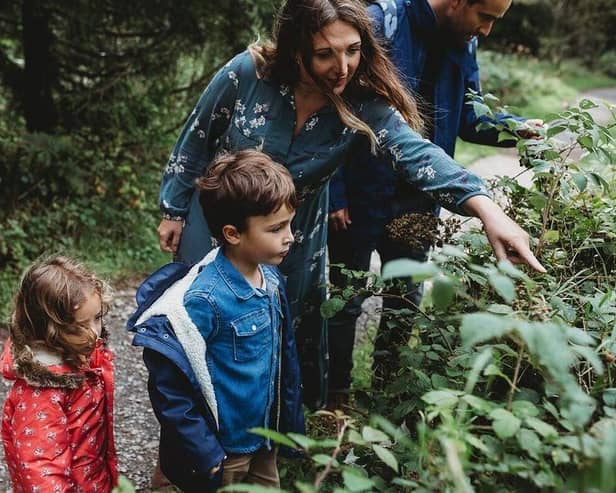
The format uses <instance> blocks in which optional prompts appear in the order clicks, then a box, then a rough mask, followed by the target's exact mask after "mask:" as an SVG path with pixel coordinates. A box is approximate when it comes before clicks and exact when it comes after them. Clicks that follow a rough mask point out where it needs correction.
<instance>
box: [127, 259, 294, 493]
mask: <svg viewBox="0 0 616 493" xmlns="http://www.w3.org/2000/svg"><path fill="white" fill-rule="evenodd" d="M217 258H218V250H213V251H212V252H210V253H209V254H208V255H207V256H206V257H204V258H203V259H202V260H201V261H200V262H198V263H197V264H195V265H194V266H188V265H186V264H181V263H177V262H176V263H172V264H167V265H165V266H163V267H161V268H160V269H159V270H158V271H156V272H154V273H153V274H152V275H150V276H149V277H148V278H147V279H146V280H145V281H144V282H143V283H142V284H141V286H140V287H139V289H138V290H137V296H136V301H137V310H136V311H135V313H134V314H133V315H132V316H131V317H130V319H129V320H128V321H127V324H126V325H127V328H128V330H129V331H131V332H133V333H134V334H135V336H134V338H133V345H135V346H140V347H142V348H143V359H144V362H145V364H146V366H147V368H148V371H149V379H148V392H149V394H150V400H151V402H152V407H153V409H154V412H155V414H156V417H157V419H158V421H159V423H160V430H161V431H160V432H161V437H160V464H161V468H162V470H163V472H164V473H165V475H166V476H167V477H168V478H169V479H170V480H171V481H172V482H173V484H175V485H176V486H178V487H180V488H181V490H182V491H185V492H187V493H193V492H194V493H197V492H198V493H209V492H211V493H213V492H215V491H216V489H217V488H218V487H219V486H220V479H221V474H222V471H219V472H218V473H217V474H216V475H215V476H211V475H210V473H209V471H210V470H211V469H212V468H213V467H214V466H215V465H217V464H220V463H221V461H222V460H223V458H224V456H225V454H226V453H227V452H228V451H229V450H227V449H226V448H224V447H223V445H222V441H221V440H222V439H221V435H220V432H221V426H222V422H221V419H222V420H224V419H226V418H224V417H223V416H222V415H223V414H225V411H227V410H226V409H225V408H224V407H223V406H221V404H220V401H219V400H217V394H216V389H215V388H214V386H213V385H212V378H211V377H212V375H213V373H212V372H211V370H210V368H211V367H210V366H209V365H208V364H206V349H209V347H208V346H206V343H205V341H204V339H203V337H202V336H201V334H200V333H199V332H198V330H197V328H196V327H195V325H194V323H193V322H192V320H191V319H190V317H189V315H188V313H187V311H186V307H185V305H184V297H185V294H186V293H187V292H188V291H189V290H190V288H191V287H192V285H193V283H194V282H195V280H196V279H197V278H199V277H200V278H201V280H203V277H204V276H205V275H206V274H205V269H206V266H207V265H208V264H210V265H213V264H211V263H212V262H215V261H216V260H217ZM223 259H224V257H223ZM223 259H219V260H220V261H221V262H222V260H223ZM224 260H225V261H226V259H224ZM231 267H232V266H231ZM265 272H266V277H267V279H268V280H269V279H272V275H273V276H274V277H275V279H276V282H275V283H271V285H272V286H273V285H274V284H278V285H279V288H278V293H279V295H280V302H281V308H282V314H283V316H282V317H281V323H282V329H281V339H279V340H280V344H281V348H280V353H279V354H280V373H279V384H280V386H279V388H277V389H276V391H277V392H276V398H277V399H279V401H280V408H279V409H278V405H276V408H277V409H276V410H277V411H278V410H279V413H274V416H276V415H277V414H278V415H279V417H280V421H279V423H270V425H271V428H274V429H277V430H278V431H280V432H282V433H287V432H294V433H304V432H305V430H304V416H303V412H302V404H301V403H302V398H301V385H300V371H299V363H298V359H297V350H296V346H295V334H294V329H293V327H292V326H291V324H290V323H289V320H290V314H289V303H288V300H287V298H286V294H285V288H284V279H283V278H282V276H281V274H280V273H279V272H278V270H277V269H275V268H273V267H272V268H270V267H268V268H266V269H265ZM210 273H213V274H214V276H216V278H217V279H218V280H219V281H220V282H222V283H224V284H225V285H227V284H226V283H227V281H231V279H230V278H229V276H227V281H223V280H222V276H220V274H219V271H218V269H217V268H216V267H214V269H213V270H211V271H210ZM236 288H237V286H236ZM251 289H252V288H251ZM244 293H245V294H249V293H248V290H246V291H245V292H244ZM238 294H240V295H241V294H242V293H241V292H240V293H238ZM246 300H252V301H254V297H253V296H249V297H248V298H246ZM239 303H240V304H241V301H240V302H239ZM238 316H239V315H238ZM255 325H256V324H255ZM250 330H251V332H252V324H250ZM259 390H260V391H262V390H263V389H259ZM262 393H263V392H262ZM264 395H265V394H264ZM254 396H255V394H254V393H253V394H247V395H245V398H246V400H249V399H253V398H254ZM242 404H243V402H242ZM268 417H269V416H268ZM245 418H246V419H247V420H248V419H250V416H249V415H248V414H246V415H245ZM259 425H262V423H260V424H259ZM276 425H278V426H276ZM242 426H243V427H244V429H245V428H247V427H249V426H252V423H249V422H248V421H245V422H244V423H243V424H242ZM257 438H258V437H257ZM260 443H266V442H265V440H264V439H261V442H260ZM281 452H282V453H284V454H285V455H289V454H291V455H292V454H293V452H292V451H290V450H289V449H286V448H285V447H282V448H281Z"/></svg>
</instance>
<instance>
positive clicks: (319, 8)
mask: <svg viewBox="0 0 616 493" xmlns="http://www.w3.org/2000/svg"><path fill="white" fill-rule="evenodd" d="M337 20H339V21H342V22H346V23H347V24H350V25H351V26H353V27H354V28H355V29H357V31H358V32H359V35H360V38H361V60H360V63H359V66H358V68H357V71H356V72H355V75H354V77H353V79H351V80H350V81H349V83H348V85H347V87H346V89H345V91H344V93H343V94H342V96H338V95H336V94H334V93H333V92H332V91H331V90H330V89H329V87H328V86H327V85H326V84H325V82H323V81H321V80H319V78H318V77H316V76H315V75H314V73H313V71H312V57H313V37H314V35H315V34H317V33H318V32H319V31H321V29H323V28H324V27H325V26H327V25H328V24H330V23H332V22H334V21H337ZM249 49H250V52H251V53H252V55H253V57H254V58H255V60H256V64H257V70H258V72H259V75H260V76H262V77H266V78H271V79H273V80H275V81H276V82H278V83H280V84H286V85H289V86H290V87H294V86H295V85H296V84H297V83H298V82H299V80H300V71H299V66H298V64H297V56H298V54H299V56H301V59H302V62H303V65H304V67H305V68H306V70H307V71H308V73H309V74H310V75H311V77H312V78H313V80H314V81H315V82H316V83H317V84H318V85H319V87H321V89H322V90H323V91H324V93H325V94H326V95H327V96H328V97H329V99H330V100H331V101H332V103H333V104H334V105H335V107H336V110H337V112H338V115H339V117H340V119H341V120H342V122H343V123H344V124H345V125H346V126H348V127H350V128H354V129H356V130H358V131H359V132H361V133H363V134H365V135H366V136H367V137H368V138H369V139H370V143H371V147H372V149H373V152H374V150H375V149H376V145H377V138H376V136H375V134H374V132H373V131H372V130H371V129H370V127H369V126H368V125H367V124H366V123H365V122H363V121H362V120H361V119H359V118H358V117H357V116H356V115H355V114H354V113H353V111H352V110H351V109H350V107H349V104H348V102H349V99H355V98H365V97H367V96H373V95H378V96H381V97H383V98H384V99H385V100H386V101H387V102H388V103H389V104H390V105H392V106H393V107H395V108H397V109H398V111H400V113H401V114H402V116H403V118H404V119H405V120H406V121H407V122H408V123H409V125H410V126H411V128H413V129H414V130H416V131H418V132H420V131H421V130H422V127H423V121H422V119H421V117H420V115H419V111H418V109H417V104H416V102H415V100H414V99H413V97H412V95H411V94H410V93H409V92H408V91H407V90H406V89H405V87H404V85H403V84H402V82H401V81H400V77H399V75H398V72H397V71H396V69H395V67H394V65H393V64H392V63H391V62H390V61H389V59H388V58H387V55H386V53H385V50H384V48H383V47H382V46H381V45H380V44H379V42H378V41H377V40H376V38H375V36H374V34H373V33H372V30H371V25H370V19H369V17H368V14H367V12H366V9H365V7H364V5H363V3H362V2H361V1H360V0H287V1H286V2H284V4H283V5H282V7H281V8H280V11H279V12H278V16H277V18H276V23H275V26H274V32H273V40H272V42H271V43H266V44H256V43H255V44H252V45H251V46H250V47H249Z"/></svg>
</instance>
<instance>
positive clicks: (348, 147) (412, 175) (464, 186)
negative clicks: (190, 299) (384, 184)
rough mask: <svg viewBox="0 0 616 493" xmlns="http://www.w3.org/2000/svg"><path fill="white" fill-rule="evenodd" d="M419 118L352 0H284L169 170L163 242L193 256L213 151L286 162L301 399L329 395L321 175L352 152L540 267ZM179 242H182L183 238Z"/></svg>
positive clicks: (204, 99)
mask: <svg viewBox="0 0 616 493" xmlns="http://www.w3.org/2000/svg"><path fill="white" fill-rule="evenodd" d="M419 128H420V119H419V116H418V114H417V110H416V106H415V104H414V101H413V100H412V98H411V97H410V96H409V95H408V94H407V93H406V92H405V90H404V89H403V86H402V84H401V83H400V82H399V80H398V78H397V76H396V75H395V71H394V69H393V68H392V66H391V64H390V62H389V61H388V60H387V58H386V55H385V52H384V51H383V49H382V48H381V47H380V46H379V45H378V43H377V42H376V41H375V38H374V36H373V35H372V33H371V31H370V22H369V19H368V17H367V15H366V12H365V9H364V7H363V5H362V4H361V2H360V1H359V0H289V1H288V2H286V3H285V4H284V5H283V7H282V9H281V11H280V13H279V16H278V22H277V24H276V29H275V32H274V41H273V43H271V44H266V45H252V46H251V47H249V49H248V50H247V51H246V52H244V53H241V54H239V55H237V56H236V57H235V58H233V59H232V60H231V61H230V62H229V63H227V64H226V65H225V66H224V67H223V68H222V69H220V71H219V72H218V73H217V74H216V75H215V76H214V78H213V79H212V81H211V82H210V84H209V85H208V87H207V88H206V89H205V91H204V92H203V94H202V95H201V97H200V99H199V101H198V103H197V106H196V107H195V109H194V110H193V112H192V113H191V114H190V116H189V118H188V121H187V122H186V124H185V126H184V129H183V130H182V133H181V134H180V137H179V139H178V141H177V143H176V145H175V147H174V149H173V151H172V153H171V156H170V159H169V163H168V165H167V167H166V169H165V171H164V174H163V178H162V184H161V190H160V206H161V209H162V211H163V213H164V219H163V220H162V222H161V224H160V226H159V236H160V244H161V248H162V249H163V250H165V251H169V252H174V253H176V254H177V258H178V259H179V260H181V261H185V262H195V261H197V260H199V259H201V258H202V257H203V255H205V254H206V253H207V252H208V251H209V250H210V249H211V248H212V246H213V245H212V241H211V239H210V235H209V231H208V229H207V225H206V223H205V221H204V219H203V216H202V213H201V211H200V207H199V206H198V197H197V194H195V192H194V186H193V182H194V180H195V178H197V177H199V176H200V175H201V174H202V173H203V171H204V169H205V168H206V167H207V165H208V163H209V162H210V161H211V160H212V159H213V157H214V156H215V155H216V154H217V153H219V152H224V151H237V150H241V149H248V148H255V149H260V150H263V151H264V152H266V153H267V154H269V155H270V156H271V157H272V158H273V159H274V160H275V161H277V162H279V163H281V164H283V165H285V166H286V167H287V168H288V169H289V171H290V172H291V175H292V176H293V179H294V181H295V185H296V187H297V190H298V193H299V196H300V198H301V203H300V206H299V208H298V210H297V215H296V216H295V219H294V224H293V231H294V235H295V244H294V245H293V247H292V249H291V252H290V254H289V255H288V256H287V258H286V259H285V260H284V262H283V263H282V265H281V270H282V271H283V273H284V274H285V275H286V276H287V290H288V295H289V300H290V302H291V310H292V315H293V318H294V319H293V326H294V327H295V329H296V330H297V336H296V339H297V343H298V349H299V353H300V360H301V365H302V377H303V382H304V400H305V402H306V403H307V404H309V405H310V406H314V407H318V406H322V405H324V404H325V395H326V392H327V337H326V324H325V322H324V320H323V319H322V317H321V316H320V313H319V306H320V303H321V302H322V301H323V300H324V298H325V245H326V239H327V238H326V235H327V227H326V218H327V210H328V209H327V206H328V187H327V184H328V181H329V179H330V177H331V176H332V174H333V173H334V172H335V171H336V169H337V168H338V167H340V166H342V165H343V164H344V163H346V162H348V161H349V160H351V161H350V162H352V159H353V155H354V154H355V153H358V152H371V150H372V152H379V153H382V154H383V155H384V156H385V157H386V158H387V159H389V161H390V162H391V164H392V166H394V167H395V168H396V169H397V170H399V172H400V173H401V174H402V175H403V176H404V177H405V179H407V180H408V181H409V182H411V183H413V184H414V185H415V186H417V187H418V188H420V189H422V190H423V191H425V192H428V193H430V194H431V195H433V196H434V198H435V199H436V200H437V201H438V202H440V203H441V204H442V205H443V206H445V207H446V208H448V209H449V210H452V211H454V212H458V213H462V214H469V215H475V216H478V217H479V218H480V219H481V220H482V221H483V223H484V227H485V230H486V234H487V235H488V238H489V240H490V242H491V243H492V245H493V247H494V249H495V252H496V255H497V257H499V258H507V257H509V258H510V259H511V260H513V261H516V262H524V263H527V264H530V265H531V266H532V267H533V268H535V269H537V270H543V267H541V265H540V264H539V263H538V261H537V260H536V259H535V257H534V256H533V254H532V252H531V251H530V249H529V246H528V244H529V243H528V236H527V235H526V233H525V232H524V231H523V230H522V229H521V228H520V227H519V226H518V225H517V224H515V223H514V222H513V221H512V220H510V219H509V218H508V217H507V216H506V215H505V214H504V213H503V212H502V211H501V209H500V208H498V206H496V205H495V204H494V203H493V202H492V201H491V199H490V198H489V196H488V193H487V191H486V189H485V186H484V184H483V182H482V181H481V179H480V178H478V177H477V176H475V175H474V174H472V173H470V172H469V171H467V170H465V169H464V168H462V167H461V166H459V165H458V164H457V163H455V162H454V161H452V160H451V158H449V156H447V155H446V154H445V153H444V152H443V151H442V150H441V149H440V148H438V147H436V146H434V145H433V144H431V143H430V142H429V141H427V140H425V139H423V138H422V137H421V136H420V134H419V133H417V131H416V130H419ZM180 239H181V241H180Z"/></svg>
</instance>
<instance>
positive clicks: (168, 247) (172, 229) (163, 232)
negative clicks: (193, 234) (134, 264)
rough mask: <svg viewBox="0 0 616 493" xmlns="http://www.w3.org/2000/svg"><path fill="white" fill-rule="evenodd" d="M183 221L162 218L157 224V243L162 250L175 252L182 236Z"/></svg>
mask: <svg viewBox="0 0 616 493" xmlns="http://www.w3.org/2000/svg"><path fill="white" fill-rule="evenodd" d="M183 228H184V223H183V222H182V221H172V220H171V219H163V220H162V221H161V222H160V224H159V225H158V243H159V244H160V249H161V250H162V251H163V252H169V253H174V254H175V253H176V252H177V250H178V245H179V244H180V237H181V236H182V229H183Z"/></svg>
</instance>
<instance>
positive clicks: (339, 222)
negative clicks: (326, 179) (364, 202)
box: [329, 208, 351, 232]
mask: <svg viewBox="0 0 616 493" xmlns="http://www.w3.org/2000/svg"><path fill="white" fill-rule="evenodd" d="M349 224H351V216H350V215H349V209H347V208H344V209H338V210H337V211H334V212H330V213H329V227H330V228H331V229H332V231H336V232H337V231H344V230H345V229H347V227H348V225H349Z"/></svg>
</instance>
